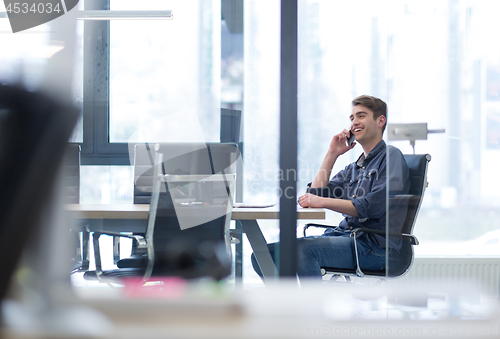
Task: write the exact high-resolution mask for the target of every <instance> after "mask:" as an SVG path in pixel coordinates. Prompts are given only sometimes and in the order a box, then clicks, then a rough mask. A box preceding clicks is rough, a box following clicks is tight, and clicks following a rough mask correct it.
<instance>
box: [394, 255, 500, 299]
mask: <svg viewBox="0 0 500 339" xmlns="http://www.w3.org/2000/svg"><path fill="white" fill-rule="evenodd" d="M396 280H398V283H404V284H407V283H416V284H419V283H424V282H425V283H437V284H439V283H447V282H450V281H455V282H467V283H472V284H474V285H475V286H478V288H480V289H481V292H483V293H486V294H488V295H490V296H494V297H498V296H499V292H500V257H416V258H415V260H414V261H413V265H412V266H411V268H410V271H409V272H408V273H407V274H406V275H404V276H403V277H401V278H399V279H396Z"/></svg>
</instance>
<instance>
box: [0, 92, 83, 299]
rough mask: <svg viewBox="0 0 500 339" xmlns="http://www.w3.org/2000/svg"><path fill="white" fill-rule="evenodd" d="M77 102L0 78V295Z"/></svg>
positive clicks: (52, 178)
mask: <svg viewBox="0 0 500 339" xmlns="http://www.w3.org/2000/svg"><path fill="white" fill-rule="evenodd" d="M78 115H79V112H78V110H77V109H76V108H74V107H71V106H68V105H63V104H61V103H58V102H56V101H55V100H53V99H51V98H49V97H47V96H45V95H43V94H41V93H38V92H32V91H27V90H24V89H22V88H19V87H14V86H6V85H1V84H0V257H1V258H2V260H0V272H2V274H1V279H0V301H1V300H3V297H4V296H5V294H6V291H7V287H8V286H9V282H10V278H11V276H12V274H13V272H14V270H15V269H16V267H17V265H18V261H19V258H20V256H21V253H22V252H23V250H25V249H26V245H27V243H28V241H29V240H30V237H32V236H33V234H34V233H35V232H37V231H39V227H40V224H41V219H42V214H43V213H44V212H46V209H47V208H49V207H50V204H51V200H52V198H53V196H54V186H55V182H56V174H57V173H58V170H59V166H60V165H61V159H62V157H63V153H64V149H65V146H66V144H67V142H68V139H69V137H70V135H71V133H72V130H73V128H74V126H75V124H76V121H77V119H78Z"/></svg>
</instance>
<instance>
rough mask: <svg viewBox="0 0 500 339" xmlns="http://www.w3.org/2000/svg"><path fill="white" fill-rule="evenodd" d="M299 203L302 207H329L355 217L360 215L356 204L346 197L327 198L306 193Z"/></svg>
mask: <svg viewBox="0 0 500 339" xmlns="http://www.w3.org/2000/svg"><path fill="white" fill-rule="evenodd" d="M299 205H300V206H301V207H313V208H327V209H329V210H332V211H335V212H338V213H342V214H347V215H350V216H353V217H357V216H358V212H357V211H356V207H354V204H353V203H352V202H351V201H350V200H346V199H337V198H325V197H319V196H317V195H314V194H311V193H306V194H304V195H303V196H301V197H300V198H299Z"/></svg>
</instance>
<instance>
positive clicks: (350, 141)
mask: <svg viewBox="0 0 500 339" xmlns="http://www.w3.org/2000/svg"><path fill="white" fill-rule="evenodd" d="M349 133H350V136H349V138H347V145H348V146H349V147H352V144H353V142H355V141H356V139H354V134H353V133H352V132H349Z"/></svg>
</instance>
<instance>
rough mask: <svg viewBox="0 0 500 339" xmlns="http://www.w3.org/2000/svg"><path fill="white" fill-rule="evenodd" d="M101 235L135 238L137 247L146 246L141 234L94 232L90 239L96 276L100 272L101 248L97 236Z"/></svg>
mask: <svg viewBox="0 0 500 339" xmlns="http://www.w3.org/2000/svg"><path fill="white" fill-rule="evenodd" d="M101 235H109V236H114V237H121V238H129V239H135V240H136V241H137V248H147V243H146V239H145V238H144V237H143V236H141V235H136V234H125V233H119V232H111V231H97V232H94V234H93V235H92V240H93V244H94V260H95V271H96V275H97V277H99V276H100V275H101V274H102V262H101V250H100V248H99V238H100V237H101Z"/></svg>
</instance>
